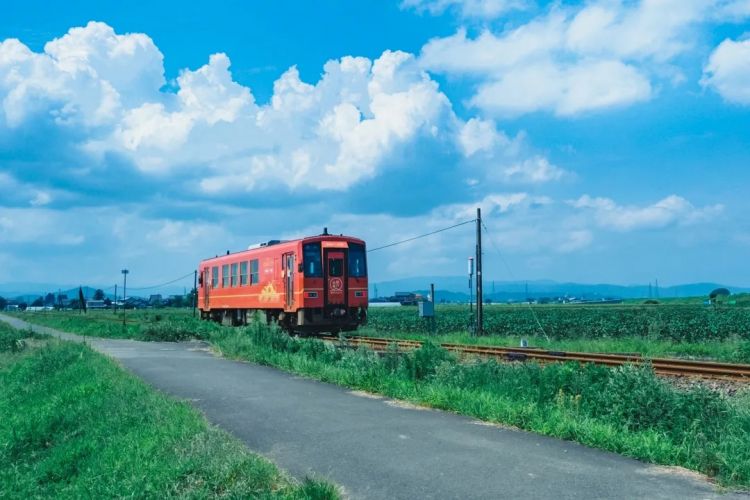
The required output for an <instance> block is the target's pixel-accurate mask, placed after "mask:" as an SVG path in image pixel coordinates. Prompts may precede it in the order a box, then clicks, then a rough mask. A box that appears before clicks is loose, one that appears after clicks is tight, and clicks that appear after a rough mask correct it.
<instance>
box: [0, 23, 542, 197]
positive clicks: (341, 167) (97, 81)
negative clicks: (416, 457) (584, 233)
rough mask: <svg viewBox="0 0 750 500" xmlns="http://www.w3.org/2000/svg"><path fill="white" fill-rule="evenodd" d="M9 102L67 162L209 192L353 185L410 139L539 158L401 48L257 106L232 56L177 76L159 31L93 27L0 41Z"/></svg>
mask: <svg viewBox="0 0 750 500" xmlns="http://www.w3.org/2000/svg"><path fill="white" fill-rule="evenodd" d="M0 102H1V103H2V108H0V131H2V130H5V131H7V132H8V133H12V132H13V131H14V130H23V128H24V127H30V128H40V127H37V125H40V124H41V125H42V126H43V127H49V128H50V130H51V131H53V135H54V133H57V134H59V136H60V139H59V142H60V144H55V146H54V148H57V149H60V148H61V147H63V146H64V147H67V148H69V149H70V151H71V154H70V155H69V156H70V157H71V158H73V159H75V160H78V159H80V161H76V163H80V164H81V165H80V166H76V167H74V166H73V165H70V166H68V168H71V169H72V168H77V170H76V171H80V172H83V171H86V172H88V173H91V172H93V171H98V172H102V171H106V169H107V168H108V165H110V164H111V163H112V162H113V159H116V160H117V162H119V163H120V164H123V163H124V164H127V165H132V166H134V167H135V169H137V170H138V171H139V172H140V173H141V174H143V175H146V176H160V177H161V178H166V177H168V176H174V175H176V174H177V172H180V173H181V178H182V179H184V181H185V182H186V183H188V185H189V186H190V189H192V190H193V191H194V192H196V194H198V195H208V196H211V195H217V194H220V193H230V194H232V193H233V194H235V195H237V196H239V195H240V194H241V193H243V192H247V191H256V192H257V191H263V190H273V189H276V190H278V189H279V188H283V189H287V190H304V189H308V188H313V189H316V190H347V189H348V188H349V187H351V186H352V185H354V184H356V183H358V182H362V181H365V180H368V179H372V178H374V177H377V176H378V175H379V174H381V173H382V172H383V171H384V170H386V169H388V168H389V167H390V166H391V165H393V164H394V163H397V162H393V161H389V159H392V157H393V155H395V154H396V152H397V151H403V150H404V149H405V148H420V147H421V148H426V149H428V150H430V151H434V150H445V151H447V153H446V154H447V155H452V154H454V152H455V153H458V154H463V155H464V157H465V158H470V157H474V161H480V157H481V161H483V162H486V163H488V164H491V165H495V166H497V168H502V167H503V166H505V167H507V166H508V165H510V164H518V165H523V164H525V163H524V160H525V158H524V155H527V154H528V155H529V156H536V155H535V154H529V153H528V152H527V151H522V150H521V148H519V147H518V143H519V138H518V137H516V138H514V139H510V138H508V137H507V136H506V135H505V134H504V133H503V132H502V131H500V130H498V129H497V126H496V124H495V123H494V122H492V121H486V120H482V119H479V118H474V119H470V120H468V121H467V122H464V121H463V120H461V119H460V118H459V117H458V116H457V115H456V114H455V113H454V111H453V107H452V104H451V102H450V101H449V99H448V98H447V97H446V95H445V94H443V93H442V92H441V90H440V88H439V86H438V84H437V82H436V81H435V80H433V79H432V78H431V77H430V75H429V74H428V73H427V72H426V71H425V70H424V68H423V67H422V66H421V64H420V63H419V61H418V60H417V59H416V58H415V57H414V56H413V55H411V54H408V53H405V52H400V51H390V50H386V51H385V52H383V53H382V54H381V56H380V57H378V58H376V59H374V60H370V59H368V58H364V57H352V56H346V57H343V58H341V59H337V60H331V61H328V62H327V63H326V64H325V66H324V68H323V73H322V75H321V77H320V79H319V80H318V81H317V82H314V83H308V82H305V81H303V80H302V79H301V77H300V74H299V71H298V70H297V68H296V67H291V68H289V69H288V70H287V71H285V72H284V73H283V74H282V75H281V76H280V77H279V78H278V79H277V80H276V81H275V83H274V87H273V95H272V96H271V98H270V100H269V102H267V103H258V102H256V99H255V97H254V95H253V93H252V91H251V90H250V88H248V87H246V86H243V85H241V84H239V83H237V82H236V81H235V80H234V78H233V77H232V73H231V61H230V59H229V57H228V56H227V55H226V54H223V53H217V54H213V55H211V56H210V57H209V60H208V62H207V63H206V64H205V65H203V66H201V67H199V68H197V69H184V70H182V71H181V72H180V73H179V76H178V77H177V78H176V80H175V81H174V82H171V83H170V84H169V85H166V83H165V79H164V68H163V56H162V54H161V52H160V51H159V49H158V48H157V47H156V46H155V45H154V43H153V41H152V40H151V39H150V38H149V37H148V36H146V35H144V34H140V33H129V34H118V33H115V31H114V30H113V29H112V28H111V27H109V26H107V25H106V24H104V23H98V22H90V23H89V24H88V25H86V26H85V27H80V28H72V29H70V30H69V32H68V33H67V34H65V35H64V36H62V37H60V38H59V39H56V40H53V41H51V42H49V43H47V44H46V45H45V48H44V51H43V52H40V53H36V52H33V51H31V50H30V49H29V48H28V47H26V46H25V45H23V44H22V43H21V42H20V41H18V40H15V39H10V40H6V41H4V42H2V43H1V44H0ZM18 140H19V141H22V140H23V134H22V133H19V139H18ZM443 145H446V146H449V147H447V148H445V147H444V146H443ZM527 149H528V148H527ZM42 163H43V162H42ZM390 168H395V167H390ZM87 175H88V174H87ZM513 177H518V175H517V174H514V175H513ZM536 177H537V178H538V177H539V176H538V175H537V176H536ZM533 178H534V175H532V176H531V177H529V179H533ZM545 178H547V179H552V178H554V176H546V177H545ZM498 179H500V180H501V181H502V180H503V178H502V177H498ZM188 181H189V182H188ZM35 200H36V201H35V203H36V204H44V203H46V202H49V199H48V198H46V197H45V196H44V195H40V196H38V197H36V198H35Z"/></svg>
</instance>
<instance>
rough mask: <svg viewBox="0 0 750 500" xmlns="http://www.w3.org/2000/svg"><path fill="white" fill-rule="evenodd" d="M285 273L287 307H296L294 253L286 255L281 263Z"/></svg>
mask: <svg viewBox="0 0 750 500" xmlns="http://www.w3.org/2000/svg"><path fill="white" fill-rule="evenodd" d="M281 267H282V270H283V271H284V291H285V295H286V301H285V302H286V307H287V308H290V307H293V306H294V271H295V269H294V267H295V264H294V253H285V254H284V257H283V258H282V261H281Z"/></svg>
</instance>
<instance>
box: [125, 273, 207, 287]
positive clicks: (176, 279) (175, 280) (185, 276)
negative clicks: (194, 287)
mask: <svg viewBox="0 0 750 500" xmlns="http://www.w3.org/2000/svg"><path fill="white" fill-rule="evenodd" d="M194 273H195V271H190V272H189V273H187V274H186V275H184V276H180V277H179V278H175V279H173V280H171V281H167V282H166V283H159V284H158V285H150V286H135V287H133V286H129V287H128V290H151V289H153V288H161V287H163V286H167V285H171V284H173V283H177V282H178V281H180V280H184V279H185V278H187V277H188V276H193V275H194Z"/></svg>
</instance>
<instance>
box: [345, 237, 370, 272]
mask: <svg viewBox="0 0 750 500" xmlns="http://www.w3.org/2000/svg"><path fill="white" fill-rule="evenodd" d="M349 276H351V277H352V278H364V277H365V276H367V256H366V253H365V246H364V245H360V244H359V243H349Z"/></svg>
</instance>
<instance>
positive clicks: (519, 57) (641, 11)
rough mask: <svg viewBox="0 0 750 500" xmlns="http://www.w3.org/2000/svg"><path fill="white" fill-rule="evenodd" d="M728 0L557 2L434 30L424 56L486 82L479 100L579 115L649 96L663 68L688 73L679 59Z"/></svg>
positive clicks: (519, 110) (441, 69) (515, 111)
mask: <svg viewBox="0 0 750 500" xmlns="http://www.w3.org/2000/svg"><path fill="white" fill-rule="evenodd" d="M725 4H726V2H724V1H722V0H697V1H694V2H683V1H680V0H666V1H660V2H652V1H640V2H633V3H631V2H620V1H615V2H611V1H594V2H588V3H585V4H584V5H582V6H576V7H566V6H561V5H559V4H552V5H551V6H550V7H549V8H548V10H547V12H546V13H544V14H542V15H540V16H538V17H535V18H533V19H531V20H530V21H528V22H526V23H524V24H521V25H520V26H516V27H510V28H506V29H504V30H501V31H493V30H491V29H485V30H484V31H482V32H481V33H479V34H478V35H476V36H475V37H470V36H469V35H468V34H467V31H466V29H464V28H461V29H459V30H458V31H457V32H456V33H455V34H454V35H451V36H448V37H443V38H436V39H433V40H431V41H430V42H428V43H427V44H426V45H425V46H424V47H423V48H422V52H421V56H420V60H421V62H422V64H423V65H424V66H425V67H426V68H428V69H429V70H430V71H433V72H437V73H447V74H454V75H465V76H467V77H469V78H471V79H472V80H473V81H475V82H477V84H476V92H475V94H474V96H473V97H472V98H471V100H470V104H471V105H473V106H474V107H477V108H479V109H481V110H484V111H485V112H488V113H492V114H495V115H500V116H514V115H519V114H523V113H529V112H535V111H551V112H553V113H555V114H556V115H560V116H571V115H577V114H580V113H584V112H592V111H597V110H603V109H608V108H611V107H616V106H626V105H630V104H633V103H637V102H642V101H646V100H648V99H650V98H651V97H652V96H653V94H654V90H653V89H654V83H653V80H656V79H658V78H660V77H663V76H664V75H670V79H671V81H672V82H673V83H678V82H680V81H681V80H682V79H683V77H682V76H681V75H680V74H676V73H675V69H674V67H673V66H671V63H672V61H673V60H674V59H675V58H676V57H677V56H679V55H681V54H684V53H685V52H687V51H688V50H689V49H690V48H691V47H692V46H693V45H694V43H695V39H696V36H695V32H694V29H695V26H697V25H698V24H700V23H703V22H707V21H708V20H709V19H711V20H714V21H716V20H717V18H716V17H715V16H716V15H717V14H716V9H717V8H718V6H719V5H722V6H726V5H725ZM734 10H737V8H735V9H734ZM727 12H728V11H727ZM728 16H729V14H726V15H725V17H728Z"/></svg>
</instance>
